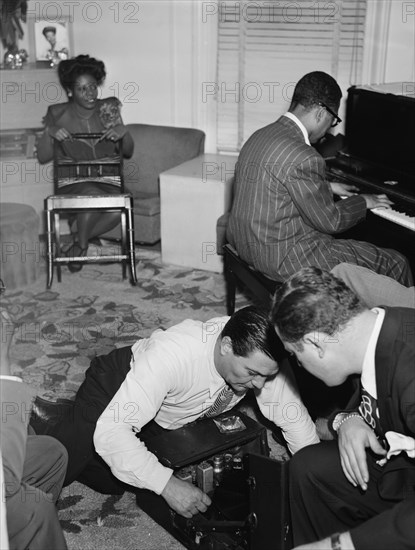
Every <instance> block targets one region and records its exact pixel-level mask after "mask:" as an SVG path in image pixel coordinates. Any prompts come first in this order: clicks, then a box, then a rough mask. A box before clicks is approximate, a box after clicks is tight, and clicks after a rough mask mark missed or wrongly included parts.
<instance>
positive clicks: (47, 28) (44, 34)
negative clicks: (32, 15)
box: [42, 26, 56, 38]
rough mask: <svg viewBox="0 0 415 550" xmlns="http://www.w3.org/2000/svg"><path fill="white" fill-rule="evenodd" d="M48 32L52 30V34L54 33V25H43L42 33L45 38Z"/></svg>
mask: <svg viewBox="0 0 415 550" xmlns="http://www.w3.org/2000/svg"><path fill="white" fill-rule="evenodd" d="M48 32H53V33H54V34H56V27H52V26H51V27H44V28H43V30H42V34H43V36H44V37H45V38H46V35H47V33H48Z"/></svg>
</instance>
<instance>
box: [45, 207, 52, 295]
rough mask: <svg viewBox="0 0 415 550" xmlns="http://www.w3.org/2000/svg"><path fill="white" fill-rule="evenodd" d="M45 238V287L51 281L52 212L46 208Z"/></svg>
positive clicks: (49, 284)
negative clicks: (46, 273) (46, 269)
mask: <svg viewBox="0 0 415 550" xmlns="http://www.w3.org/2000/svg"><path fill="white" fill-rule="evenodd" d="M46 239H47V251H46V259H47V267H48V281H47V288H50V287H51V286H52V281H53V232H52V212H51V211H50V210H49V209H47V210H46Z"/></svg>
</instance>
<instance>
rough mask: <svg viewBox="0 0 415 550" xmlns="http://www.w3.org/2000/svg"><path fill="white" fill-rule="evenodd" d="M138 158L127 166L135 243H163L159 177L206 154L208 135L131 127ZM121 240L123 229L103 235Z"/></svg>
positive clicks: (143, 125)
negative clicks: (132, 200)
mask: <svg viewBox="0 0 415 550" xmlns="http://www.w3.org/2000/svg"><path fill="white" fill-rule="evenodd" d="M127 128H128V130H129V132H130V134H131V136H132V138H133V140H134V154H133V156H132V157H131V158H130V159H128V160H126V161H125V162H124V176H125V191H126V192H129V193H131V194H132V196H133V198H134V227H135V241H136V242H142V243H147V244H154V243H155V242H157V241H159V240H160V187H159V175H160V173H161V172H164V171H165V170H169V169H170V168H173V167H175V166H177V165H179V164H182V163H183V162H185V161H187V160H190V159H192V158H194V157H197V156H198V155H200V154H202V153H203V152H204V145H205V134H204V132H202V131H201V130H196V129H194V128H175V127H173V126H156V125H152V124H128V125H127ZM103 237H107V238H119V237H120V228H119V227H116V228H115V229H113V230H112V231H110V232H108V233H106V234H105V235H103Z"/></svg>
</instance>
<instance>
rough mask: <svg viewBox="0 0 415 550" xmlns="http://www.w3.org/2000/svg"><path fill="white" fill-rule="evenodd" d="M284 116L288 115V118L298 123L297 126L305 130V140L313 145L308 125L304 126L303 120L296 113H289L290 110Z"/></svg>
mask: <svg viewBox="0 0 415 550" xmlns="http://www.w3.org/2000/svg"><path fill="white" fill-rule="evenodd" d="M284 116H286V117H287V118H290V119H291V120H292V121H293V122H295V123H296V124H297V126H298V127H299V128H300V130H301V131H302V132H303V136H304V140H305V142H306V143H307V145H310V146H311V143H310V138H309V137H308V132H307V130H306V127H305V126H304V124H303V123H302V122H301V120H300V119H299V118H297V117H296V116H295V115H293V114H292V113H289V112H288V113H285V114H284Z"/></svg>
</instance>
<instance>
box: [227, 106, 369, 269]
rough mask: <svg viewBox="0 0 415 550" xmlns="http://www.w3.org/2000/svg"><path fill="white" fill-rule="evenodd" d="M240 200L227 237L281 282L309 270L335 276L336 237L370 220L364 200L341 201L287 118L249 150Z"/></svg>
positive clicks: (254, 139) (253, 140) (239, 177)
mask: <svg viewBox="0 0 415 550" xmlns="http://www.w3.org/2000/svg"><path fill="white" fill-rule="evenodd" d="M233 193H234V197H233V204H232V209H231V212H230V217H229V225H228V231H227V238H228V240H229V242H230V243H231V244H232V245H233V246H234V247H235V248H236V250H237V251H238V253H239V255H240V256H241V258H242V259H243V260H245V261H246V262H248V263H249V264H250V265H253V266H254V267H255V268H256V269H257V270H259V271H260V272H262V273H264V274H266V275H268V276H269V277H271V278H274V279H276V278H286V277H287V276H290V275H291V274H292V273H294V272H296V271H297V270H298V269H299V268H300V267H303V266H304V265H320V266H321V267H326V268H327V269H330V266H328V265H326V264H327V258H330V245H331V243H332V242H333V241H334V237H332V236H331V235H332V234H335V233H340V232H342V231H345V230H346V229H348V228H350V227H352V226H354V225H355V224H356V223H358V222H359V221H361V220H362V219H364V218H365V216H366V203H365V200H364V199H363V197H359V196H354V197H350V198H348V199H345V200H342V201H337V202H334V200H333V194H332V191H331V187H330V185H329V183H328V182H327V181H326V178H325V161H324V159H323V157H321V155H320V154H319V153H318V152H317V151H316V150H315V149H314V147H310V146H309V145H308V144H306V143H305V139H304V135H303V133H302V132H301V129H300V128H299V126H298V125H297V124H296V123H295V122H294V121H293V120H291V119H290V118H288V117H286V116H282V117H281V118H279V119H278V120H277V121H276V122H274V123H273V124H270V125H269V126H266V127H265V128H262V129H260V130H258V131H257V132H255V133H254V134H253V135H252V136H251V137H250V138H249V139H248V141H247V142H246V144H245V145H244V146H243V148H242V150H241V153H240V155H239V158H238V162H237V165H236V173H235V183H234V189H233ZM331 267H333V266H331Z"/></svg>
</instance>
